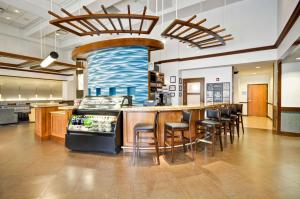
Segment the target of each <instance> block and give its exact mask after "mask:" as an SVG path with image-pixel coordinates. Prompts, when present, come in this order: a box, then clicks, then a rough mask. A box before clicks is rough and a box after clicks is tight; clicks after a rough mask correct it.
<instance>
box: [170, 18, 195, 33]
mask: <svg viewBox="0 0 300 199" xmlns="http://www.w3.org/2000/svg"><path fill="white" fill-rule="evenodd" d="M196 17H197V15H193V16H192V17H191V18H189V19H188V20H187V21H186V22H187V23H190V22H191V21H193V19H195V18H196ZM182 27H183V25H182V24H181V25H179V27H177V28H176V29H175V30H173V31H172V32H171V33H170V35H172V34H174V33H175V32H177V31H178V30H180V29H181V28H182ZM166 33H167V32H166Z"/></svg>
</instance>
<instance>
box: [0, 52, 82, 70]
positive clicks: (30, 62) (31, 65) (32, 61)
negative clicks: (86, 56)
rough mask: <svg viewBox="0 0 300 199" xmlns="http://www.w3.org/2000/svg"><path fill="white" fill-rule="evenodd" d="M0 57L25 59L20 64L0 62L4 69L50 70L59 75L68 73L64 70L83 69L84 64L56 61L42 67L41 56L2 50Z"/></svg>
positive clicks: (0, 66)
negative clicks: (56, 67)
mask: <svg viewBox="0 0 300 199" xmlns="http://www.w3.org/2000/svg"><path fill="white" fill-rule="evenodd" d="M0 57H3V58H10V59H12V60H17V61H19V60H23V62H22V63H19V64H12V63H6V62H0V68H2V69H10V70H19V71H27V72H39V73H40V72H41V71H42V72H43V73H47V72H48V73H49V74H57V75H66V74H63V72H65V71H70V70H76V69H78V68H79V69H83V66H82V65H75V64H69V63H65V62H60V61H55V62H54V63H52V64H51V65H50V66H48V67H47V68H41V66H40V64H41V62H42V61H43V59H41V58H38V57H31V56H25V55H19V54H15V53H9V52H3V51H0ZM53 66H60V68H59V69H53V68H51V67H53Z"/></svg>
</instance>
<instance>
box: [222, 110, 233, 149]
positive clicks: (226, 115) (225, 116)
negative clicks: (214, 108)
mask: <svg viewBox="0 0 300 199" xmlns="http://www.w3.org/2000/svg"><path fill="white" fill-rule="evenodd" d="M220 112H221V118H220V120H221V123H222V128H223V129H224V142H225V144H224V145H225V146H226V145H227V130H229V134H230V143H231V144H232V143H233V133H232V127H231V126H232V119H231V118H230V114H231V112H230V109H229V108H225V107H223V108H221V109H220ZM227 127H228V128H227Z"/></svg>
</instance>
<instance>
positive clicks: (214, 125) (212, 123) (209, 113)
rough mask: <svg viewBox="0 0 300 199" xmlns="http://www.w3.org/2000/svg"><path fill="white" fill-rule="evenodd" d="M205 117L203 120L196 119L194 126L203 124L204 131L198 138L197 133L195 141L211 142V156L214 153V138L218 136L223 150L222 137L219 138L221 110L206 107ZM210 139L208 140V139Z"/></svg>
mask: <svg viewBox="0 0 300 199" xmlns="http://www.w3.org/2000/svg"><path fill="white" fill-rule="evenodd" d="M206 118H207V119H204V120H198V121H196V126H198V125H200V126H205V127H206V131H205V135H204V137H201V138H198V135H199V134H198V135H197V136H196V141H195V143H197V142H204V143H207V144H211V146H212V156H214V154H215V145H216V139H217V138H219V141H220V149H221V151H223V144H222V138H221V128H222V123H221V112H220V110H214V109H206ZM209 138H210V140H211V141H208V140H207V139H209Z"/></svg>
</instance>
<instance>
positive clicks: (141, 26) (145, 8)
mask: <svg viewBox="0 0 300 199" xmlns="http://www.w3.org/2000/svg"><path fill="white" fill-rule="evenodd" d="M146 10H147V7H146V6H145V7H144V11H143V17H142V21H141V25H140V30H139V35H140V34H141V31H142V28H143V23H144V17H145V14H146Z"/></svg>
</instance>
